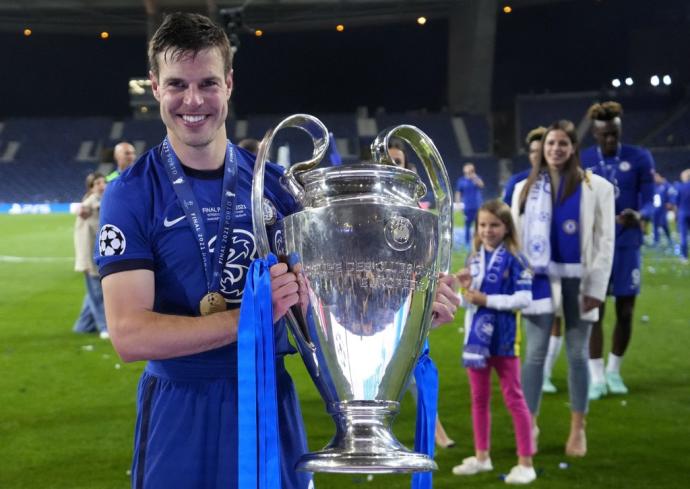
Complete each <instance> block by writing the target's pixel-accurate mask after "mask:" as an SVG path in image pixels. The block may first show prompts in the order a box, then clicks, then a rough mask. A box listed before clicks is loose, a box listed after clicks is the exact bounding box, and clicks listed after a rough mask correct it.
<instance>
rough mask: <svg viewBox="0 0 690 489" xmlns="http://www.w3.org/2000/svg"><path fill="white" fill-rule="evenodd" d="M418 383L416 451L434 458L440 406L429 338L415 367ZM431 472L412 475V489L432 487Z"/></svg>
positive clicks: (436, 371)
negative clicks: (437, 414)
mask: <svg viewBox="0 0 690 489" xmlns="http://www.w3.org/2000/svg"><path fill="white" fill-rule="evenodd" d="M414 380H415V382H416V383H417V393H418V396H417V428H416V431H415V435H414V449H415V452H418V453H424V454H426V455H428V456H429V457H430V458H432V459H433V458H434V434H435V428H436V412H437V408H438V370H437V369H436V365H434V362H433V361H432V360H431V357H430V356H429V340H427V341H426V343H425V344H424V350H423V351H422V355H421V356H420V357H419V360H418V361H417V366H416V367H415V369H414ZM432 475H433V474H432V473H431V472H417V473H415V474H413V475H412V489H431V487H432V483H433V480H432Z"/></svg>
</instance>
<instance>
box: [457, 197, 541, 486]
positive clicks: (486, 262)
mask: <svg viewBox="0 0 690 489" xmlns="http://www.w3.org/2000/svg"><path fill="white" fill-rule="evenodd" d="M518 253H519V247H518V239H517V234H516V231H515V225H514V224H513V220H512V218H511V214H510V207H508V206H507V205H506V204H504V203H503V202H501V201H500V200H492V201H489V202H486V203H484V205H482V207H481V208H480V209H479V214H478V216H477V222H476V224H475V234H474V242H473V252H472V254H471V255H470V256H469V257H468V259H467V265H468V267H467V268H464V269H462V270H461V271H460V272H459V273H458V279H459V281H460V285H461V287H462V288H463V292H462V304H461V305H462V306H464V307H466V309H467V310H466V313H465V347H464V350H463V355H462V358H463V364H464V365H465V367H467V373H468V375H469V378H470V388H471V391H472V423H473V428H474V448H475V456H474V457H468V458H466V459H464V460H463V461H462V464H461V465H457V466H455V467H454V468H453V473H454V474H455V475H474V474H478V473H480V472H486V471H489V470H493V466H492V465H491V458H490V457H489V448H490V443H489V432H490V417H491V415H490V412H489V406H490V397H491V369H492V368H493V369H495V370H496V373H497V374H498V377H499V379H500V382H501V390H502V391H503V399H504V401H505V404H506V407H507V408H508V410H509V411H510V413H511V415H512V417H513V425H514V428H515V440H516V442H517V454H518V464H517V465H516V466H515V467H513V468H512V469H511V471H510V473H509V474H508V475H507V476H506V478H505V482H506V483H508V484H529V483H530V482H532V481H533V480H535V479H536V477H537V474H536V472H535V471H534V467H533V466H532V454H533V453H534V447H533V442H532V436H531V424H530V423H531V421H530V413H529V410H528V409H527V404H526V403H525V398H524V396H523V394H522V387H521V385H520V359H519V357H518V355H519V350H518V346H519V345H518V342H519V334H518V330H517V327H516V318H515V311H516V310H519V309H522V308H523V307H526V306H527V305H528V304H529V303H530V301H531V300H532V292H531V287H532V273H531V271H530V270H529V269H528V268H527V267H526V261H525V260H524V259H523V258H522V257H521V256H520V255H519V254H518Z"/></svg>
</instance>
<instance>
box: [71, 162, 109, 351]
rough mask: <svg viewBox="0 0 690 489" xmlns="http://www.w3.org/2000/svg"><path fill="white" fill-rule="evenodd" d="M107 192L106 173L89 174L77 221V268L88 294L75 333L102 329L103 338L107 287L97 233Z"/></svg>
mask: <svg viewBox="0 0 690 489" xmlns="http://www.w3.org/2000/svg"><path fill="white" fill-rule="evenodd" d="M103 192H105V177H104V176H103V175H101V174H100V173H89V175H88V176H87V177H86V194H85V195H84V198H83V199H82V201H81V206H80V207H81V209H80V210H82V211H83V212H78V213H77V220H76V222H75V223H74V258H75V260H74V270H75V271H77V272H82V273H83V274H84V280H85V284H86V295H85V296H84V301H83V303H82V307H81V312H80V313H79V317H78V318H77V320H76V322H75V323H74V326H73V328H72V329H73V331H74V332H75V333H94V332H98V333H99V335H100V337H101V338H102V339H108V337H109V335H108V326H107V324H106V320H105V308H104V306H103V289H102V288H101V279H100V277H99V275H98V267H97V266H96V263H95V262H94V245H95V243H96V234H98V218H99V210H100V207H101V199H102V197H103ZM82 215H85V216H86V217H82Z"/></svg>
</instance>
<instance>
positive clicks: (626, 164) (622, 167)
mask: <svg viewBox="0 0 690 489" xmlns="http://www.w3.org/2000/svg"><path fill="white" fill-rule="evenodd" d="M630 168H631V165H630V163H629V162H627V161H621V164H620V165H618V169H619V170H620V171H630Z"/></svg>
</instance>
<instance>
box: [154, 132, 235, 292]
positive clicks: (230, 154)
mask: <svg viewBox="0 0 690 489" xmlns="http://www.w3.org/2000/svg"><path fill="white" fill-rule="evenodd" d="M163 155H164V159H165V161H164V166H165V170H166V172H167V174H168V178H169V179H170V183H171V184H172V186H173V190H175V194H176V195H177V200H178V202H179V203H180V207H182V210H183V211H184V213H185V216H186V217H187V222H188V223H189V227H190V228H191V230H192V232H193V233H194V236H195V238H196V242H197V244H198V246H199V251H200V252H201V263H202V265H203V267H204V275H205V276H206V289H207V291H208V292H211V291H214V290H218V289H220V274H221V270H222V269H223V267H224V266H225V253H226V252H227V248H228V242H229V241H230V234H231V232H232V219H233V217H234V211H235V194H236V190H237V160H236V158H235V148H234V147H233V146H232V145H231V144H230V142H229V141H228V144H227V147H226V150H225V171H224V173H223V196H222V197H221V201H220V217H219V219H218V230H217V233H218V234H217V238H216V248H215V249H216V250H217V251H218V252H217V253H214V254H215V259H213V261H212V258H210V257H209V254H210V251H209V248H208V244H207V241H206V226H205V225H204V218H203V215H202V214H201V211H200V209H199V204H198V203H197V200H196V197H195V196H194V192H193V191H192V186H191V185H190V184H189V182H188V181H187V175H185V173H184V171H183V170H182V163H181V162H180V159H179V158H178V157H177V155H176V154H175V150H174V149H173V147H172V145H171V144H170V141H168V138H167V136H166V138H165V139H164V140H163Z"/></svg>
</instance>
